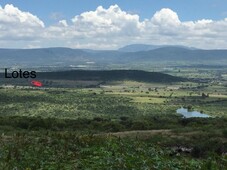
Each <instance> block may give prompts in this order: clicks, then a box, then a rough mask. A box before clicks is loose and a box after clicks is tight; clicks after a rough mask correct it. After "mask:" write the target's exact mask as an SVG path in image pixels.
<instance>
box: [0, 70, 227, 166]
mask: <svg viewBox="0 0 227 170" xmlns="http://www.w3.org/2000/svg"><path fill="white" fill-rule="evenodd" d="M182 72H184V71H181V73H179V72H174V71H171V72H169V74H172V75H176V74H178V76H179V74H181V76H183V73H182ZM185 74H186V73H185ZM199 74H201V73H199ZM190 75H191V77H192V81H179V82H174V83H172V82H143V81H133V80H106V81H105V83H103V82H102V84H100V83H97V82H95V81H96V80H94V82H93V81H91V80H89V81H82V83H81V84H80V86H77V84H74V87H70V86H68V84H69V82H70V83H71V82H75V83H76V82H78V80H75V81H74V80H71V81H67V80H55V79H53V80H51V81H52V84H50V83H48V84H47V85H46V86H45V87H43V88H34V87H31V86H26V85H21V84H20V83H19V84H17V85H13V86H8V85H6V84H5V83H4V84H2V85H1V88H0V118H1V120H0V132H1V147H0V150H1V153H2V154H1V155H2V156H1V161H0V166H1V167H3V169H13V168H15V167H17V168H18V169H26V168H28V169H86V168H88V169H89V168H94V167H95V168H96V169H133V168H134V169H141V168H142V169H146V168H147V169H149V168H151V169H174V168H178V169H195V168H197V169H224V168H225V167H226V166H227V164H226V150H227V148H226V146H227V138H226V137H227V136H226V132H227V124H226V121H227V117H226V115H227V92H226V79H225V74H224V75H223V78H221V79H217V80H216V81H213V79H214V78H213V77H212V74H209V76H208V78H209V79H208V80H209V81H207V82H203V83H201V82H199V81H194V79H193V78H196V75H195V74H194V76H193V74H190ZM214 77H215V75H214ZM42 81H43V82H46V81H47V80H46V79H43V80H42ZM58 83H60V84H62V85H64V83H65V84H66V87H62V86H59V87H58V86H54V85H56V84H58ZM87 83H88V84H93V86H92V87H89V86H87ZM22 84H23V82H22ZM180 107H185V108H188V109H189V110H192V111H193V110H196V111H199V112H203V113H206V114H208V115H210V116H211V118H189V119H185V118H183V117H182V116H181V115H180V114H178V113H176V110H177V109H178V108H180Z"/></svg>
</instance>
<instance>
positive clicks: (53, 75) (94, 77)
mask: <svg viewBox="0 0 227 170" xmlns="http://www.w3.org/2000/svg"><path fill="white" fill-rule="evenodd" d="M37 77H38V78H39V79H48V80H51V79H54V80H59V79H60V80H84V81H123V80H131V81H138V82H164V83H168V82H178V81H184V80H185V79H183V78H179V77H175V76H171V75H168V74H163V73H158V72H146V71H139V70H105V71H97V70H74V71H62V72H40V73H37Z"/></svg>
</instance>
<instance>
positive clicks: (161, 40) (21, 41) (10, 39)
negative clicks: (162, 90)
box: [0, 4, 227, 49]
mask: <svg viewBox="0 0 227 170" xmlns="http://www.w3.org/2000/svg"><path fill="white" fill-rule="evenodd" d="M226 28H227V18H224V19H223V20H218V21H214V20H208V19H201V20H197V21H184V22H182V21H180V19H179V16H178V15H177V13H176V12H174V11H173V10H171V9H169V8H163V9H161V10H160V11H157V12H156V13H155V14H154V15H153V16H151V18H148V19H144V20H140V17H139V15H136V14H130V13H127V12H126V11H123V10H122V9H121V8H120V7H119V6H118V5H112V6H110V7H109V8H108V9H105V8H103V7H102V6H99V7H97V9H96V10H94V11H88V12H83V13H81V14H80V15H76V16H74V17H73V18H72V19H71V20H69V21H67V20H60V21H58V22H57V23H56V24H54V25H51V26H45V24H44V22H43V21H42V20H40V19H39V18H38V17H37V16H35V15H33V14H31V13H29V12H25V11H21V10H20V9H18V8H17V7H14V6H13V5H9V4H8V5H6V6H5V7H4V8H3V7H1V6H0V47H2V48H37V47H53V46H62V47H71V48H92V49H116V48H118V47H121V46H124V45H128V44H133V43H145V44H156V45H158V44H171V45H185V46H192V47H197V48H204V49H214V48H227V29H226Z"/></svg>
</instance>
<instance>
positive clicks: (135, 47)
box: [118, 44, 196, 52]
mask: <svg viewBox="0 0 227 170" xmlns="http://www.w3.org/2000/svg"><path fill="white" fill-rule="evenodd" d="M163 47H178V48H185V49H189V50H195V49H196V48H192V47H186V46H180V45H148V44H131V45H126V46H124V47H122V48H119V49H118V51H122V52H139V51H150V50H155V49H158V48H163Z"/></svg>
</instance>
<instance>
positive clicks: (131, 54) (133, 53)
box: [0, 44, 227, 68]
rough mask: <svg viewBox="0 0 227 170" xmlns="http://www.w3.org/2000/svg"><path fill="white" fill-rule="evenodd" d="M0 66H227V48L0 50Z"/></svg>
mask: <svg viewBox="0 0 227 170" xmlns="http://www.w3.org/2000/svg"><path fill="white" fill-rule="evenodd" d="M0 61H1V62H0V67H1V68H4V67H33V66H37V67H38V66H54V67H64V66H71V67H81V68H82V67H88V66H96V67H99V66H111V65H125V66H128V67H129V68H130V65H139V64H144V63H146V64H149V63H150V64H157V63H158V64H160V63H169V64H170V63H171V64H174V63H184V64H208V65H209V64H210V65H211V64H212V65H213V64H218V65H226V63H227V50H225V49H217V50H202V49H196V48H191V47H185V46H167V45H164V46H155V45H143V44H134V45H129V46H125V47H123V48H120V49H119V50H89V49H71V48H62V47H59V48H58V47H56V48H39V49H0Z"/></svg>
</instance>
